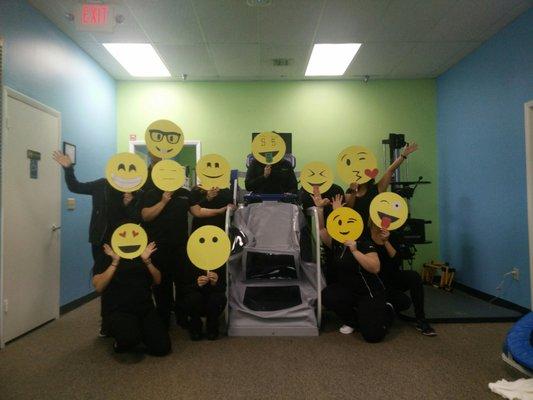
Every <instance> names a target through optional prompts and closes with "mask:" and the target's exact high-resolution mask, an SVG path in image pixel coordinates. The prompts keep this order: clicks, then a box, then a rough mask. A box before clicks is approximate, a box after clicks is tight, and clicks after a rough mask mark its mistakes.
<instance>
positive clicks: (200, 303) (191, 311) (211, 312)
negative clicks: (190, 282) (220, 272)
mask: <svg viewBox="0 0 533 400" xmlns="http://www.w3.org/2000/svg"><path fill="white" fill-rule="evenodd" d="M208 285H209V283H208ZM182 305H183V308H184V310H185V312H186V313H187V315H188V316H189V317H190V326H189V329H190V330H191V332H194V333H201V331H202V320H201V319H200V318H201V317H203V316H205V317H206V329H207V333H217V334H218V318H219V317H220V314H222V312H223V311H224V308H225V307H226V294H225V293H223V292H215V291H211V290H209V288H198V290H188V291H187V292H185V293H184V294H183V297H182Z"/></svg>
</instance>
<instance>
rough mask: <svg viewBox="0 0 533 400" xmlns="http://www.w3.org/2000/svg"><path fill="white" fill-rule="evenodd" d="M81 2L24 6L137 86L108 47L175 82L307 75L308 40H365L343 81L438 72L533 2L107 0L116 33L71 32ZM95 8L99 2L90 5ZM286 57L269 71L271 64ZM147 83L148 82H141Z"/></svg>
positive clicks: (55, 0)
mask: <svg viewBox="0 0 533 400" xmlns="http://www.w3.org/2000/svg"><path fill="white" fill-rule="evenodd" d="M80 2H81V1H79V0H29V3H30V4H32V5H33V6H34V7H35V8H37V9H38V10H40V11H41V12H42V13H43V14H45V15H46V16H47V17H48V18H49V19H50V20H51V21H52V22H53V23H54V24H55V25H57V26H58V27H59V28H60V29H61V30H62V31H63V32H65V33H66V34H67V35H68V36H70V37H71V38H72V39H73V40H74V41H75V42H76V43H77V44H78V45H79V46H80V47H81V48H83V49H84V50H85V51H86V52H87V53H88V54H89V55H91V56H92V57H93V58H94V59H95V60H96V61H97V62H98V63H99V64H100V65H101V66H102V67H103V68H104V69H106V70H107V71H108V72H109V73H110V74H111V75H112V76H113V77H114V78H115V79H118V80H133V79H135V78H132V77H131V76H130V75H129V74H128V73H127V72H126V71H125V70H124V69H123V68H122V67H121V66H120V65H119V64H118V63H117V62H116V61H115V59H114V58H113V57H112V56H111V55H110V54H109V53H108V52H107V51H106V50H105V49H104V47H103V46H102V43H106V42H132V43H133V42H142V43H151V44H153V45H154V47H155V48H156V50H157V52H158V53H159V54H160V56H161V57H162V58H163V62H164V63H165V64H166V65H167V67H168V69H169V70H170V73H171V74H172V78H169V79H174V80H176V79H180V78H181V75H182V74H186V75H187V79H188V80H286V79H307V78H305V77H304V73H305V69H306V66H307V61H308V59H309V56H310V54H311V49H312V46H313V44H314V43H346V42H360V43H363V46H362V47H361V50H360V51H359V53H358V54H357V56H356V58H355V60H354V61H353V62H352V64H351V65H350V67H349V68H348V70H347V71H346V73H345V75H344V76H343V77H339V78H335V79H358V78H361V77H363V76H365V75H369V76H370V77H371V78H385V79H398V78H423V77H435V76H438V75H440V74H442V73H443V72H444V71H446V70H447V69H448V68H450V67H451V66H452V65H454V64H455V63H457V62H458V61H459V60H460V59H461V58H463V57H465V56H466V55H467V54H469V53H470V52H472V51H473V50H474V49H476V48H477V47H478V46H479V45H480V44H481V43H483V42H484V41H485V40H487V39H488V38H490V37H491V36H492V35H493V34H495V33H496V32H498V31H499V30H500V29H502V28H503V27H504V26H505V25H507V24H508V23H510V22H511V21H513V20H514V19H515V18H516V17H517V16H518V15H520V14H521V13H523V12H524V11H526V10H527V9H528V8H529V7H531V5H532V3H533V1H532V0H272V3H271V5H270V6H267V7H250V6H248V5H247V2H246V0H109V1H104V2H105V3H109V4H112V5H113V6H114V7H115V10H116V13H117V14H121V15H123V16H124V17H125V20H124V22H123V23H122V24H119V25H117V26H116V28H115V31H114V32H113V33H87V32H78V31H76V28H75V25H74V23H73V22H70V21H68V20H67V18H66V17H65V13H69V12H70V13H73V12H74V8H75V6H76V5H77V4H79V3H80ZM92 2H100V1H94V0H93V1H92ZM274 58H288V59H289V60H290V64H289V65H288V66H282V67H274V66H273V63H272V59H274ZM137 79H144V78H137Z"/></svg>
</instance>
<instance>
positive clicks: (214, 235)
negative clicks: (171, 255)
mask: <svg viewBox="0 0 533 400" xmlns="http://www.w3.org/2000/svg"><path fill="white" fill-rule="evenodd" d="M230 251H231V243H230V241H229V238H228V235H226V232H224V231H223V230H222V229H220V228H219V227H218V226H213V225H205V226H202V227H201V228H198V229H196V230H195V231H194V232H193V233H192V234H191V236H190V237H189V240H188V241H187V255H188V256H189V259H190V260H191V262H192V263H193V264H194V265H195V266H196V267H198V268H200V269H203V270H206V271H211V270H213V269H217V268H219V267H222V266H223V265H224V264H225V263H226V261H228V258H229V255H230Z"/></svg>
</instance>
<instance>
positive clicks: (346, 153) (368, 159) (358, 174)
mask: <svg viewBox="0 0 533 400" xmlns="http://www.w3.org/2000/svg"><path fill="white" fill-rule="evenodd" d="M377 165H378V162H377V160H376V156H374V153H372V152H371V151H370V150H368V149H367V148H366V147H362V146H350V147H347V148H345V149H344V150H343V151H341V152H340V154H339V155H338V156H337V173H338V174H339V176H340V177H341V179H342V180H343V181H344V182H345V183H347V184H351V183H352V182H355V183H358V184H362V183H366V182H368V181H369V180H370V179H374V178H376V176H377V175H378V172H379V171H378V168H377Z"/></svg>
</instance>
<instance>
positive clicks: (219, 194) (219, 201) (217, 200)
mask: <svg viewBox="0 0 533 400" xmlns="http://www.w3.org/2000/svg"><path fill="white" fill-rule="evenodd" d="M232 202H233V195H232V193H231V190H230V189H228V188H225V189H219V188H218V187H213V188H211V189H209V190H206V189H204V188H202V187H201V186H195V187H194V188H193V189H192V190H191V205H192V206H196V205H198V206H200V207H201V208H205V209H211V210H212V209H220V208H223V207H224V206H226V205H228V204H230V203H232ZM204 225H214V226H218V227H219V228H220V229H222V230H224V229H225V225H226V216H225V214H218V215H215V216H213V217H207V218H201V217H196V216H195V217H193V219H192V227H191V232H194V231H195V230H196V229H198V228H200V227H202V226H204Z"/></svg>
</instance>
